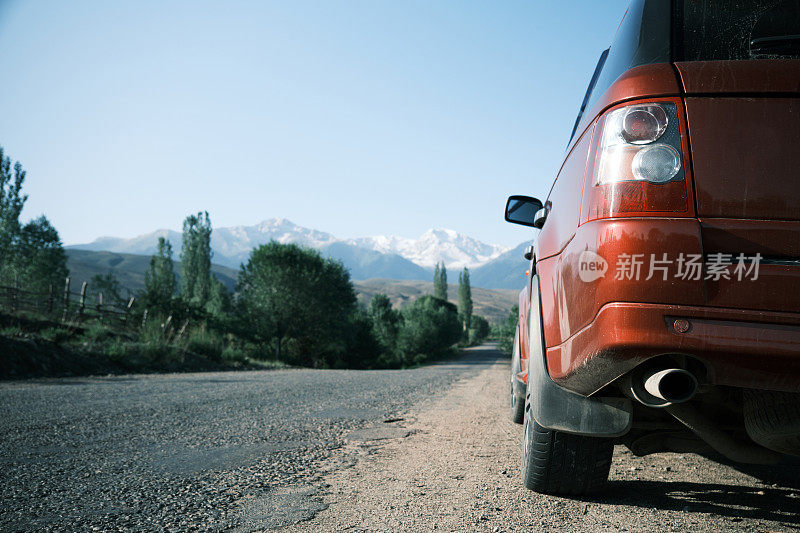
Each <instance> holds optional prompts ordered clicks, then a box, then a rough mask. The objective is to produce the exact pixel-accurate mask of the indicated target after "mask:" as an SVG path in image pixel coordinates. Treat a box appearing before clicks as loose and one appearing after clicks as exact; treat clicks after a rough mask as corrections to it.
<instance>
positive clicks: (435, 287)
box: [433, 263, 442, 298]
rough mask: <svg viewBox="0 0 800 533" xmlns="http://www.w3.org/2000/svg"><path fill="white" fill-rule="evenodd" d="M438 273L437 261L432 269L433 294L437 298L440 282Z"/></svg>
mask: <svg viewBox="0 0 800 533" xmlns="http://www.w3.org/2000/svg"><path fill="white" fill-rule="evenodd" d="M439 274H440V273H439V263H436V268H434V269H433V295H434V296H436V297H437V298H438V297H439V293H440V292H441V289H440V288H439V285H440V284H441V282H442V280H441V277H440V275H439Z"/></svg>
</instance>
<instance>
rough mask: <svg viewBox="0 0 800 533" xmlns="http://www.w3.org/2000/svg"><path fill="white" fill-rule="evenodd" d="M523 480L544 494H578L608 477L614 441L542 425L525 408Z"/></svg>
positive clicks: (526, 484)
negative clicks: (564, 431) (555, 429)
mask: <svg viewBox="0 0 800 533" xmlns="http://www.w3.org/2000/svg"><path fill="white" fill-rule="evenodd" d="M523 434H524V437H523V444H522V481H523V483H524V484H525V486H526V487H527V488H529V489H531V490H535V491H536V492H541V493H543V494H563V495H570V496H579V495H581V494H586V493H587V492H592V491H594V490H597V489H598V488H600V487H601V486H602V485H603V484H604V483H605V482H606V480H607V479H608V471H609V469H610V468H611V454H612V452H613V450H614V443H613V442H612V441H611V439H605V438H599V437H585V436H582V435H572V434H569V433H562V432H560V431H553V430H550V429H546V428H543V427H542V426H540V425H539V424H538V423H537V422H536V420H534V419H533V416H531V410H530V407H529V406H526V409H525V421H524V424H523Z"/></svg>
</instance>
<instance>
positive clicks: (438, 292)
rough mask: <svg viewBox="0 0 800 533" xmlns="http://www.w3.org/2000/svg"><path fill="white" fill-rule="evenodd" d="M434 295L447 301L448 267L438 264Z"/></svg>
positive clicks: (435, 273) (435, 274)
mask: <svg viewBox="0 0 800 533" xmlns="http://www.w3.org/2000/svg"><path fill="white" fill-rule="evenodd" d="M433 295H434V296H435V297H436V298H439V299H440V300H444V301H447V267H445V266H444V261H442V266H441V267H440V266H439V265H436V271H435V272H434V282H433Z"/></svg>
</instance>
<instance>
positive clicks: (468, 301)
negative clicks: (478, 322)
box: [458, 267, 472, 331]
mask: <svg viewBox="0 0 800 533" xmlns="http://www.w3.org/2000/svg"><path fill="white" fill-rule="evenodd" d="M458 314H459V315H461V322H462V323H463V324H464V331H469V328H470V325H471V323H472V287H470V284H469V270H468V269H467V267H464V270H462V271H461V272H460V273H459V274H458Z"/></svg>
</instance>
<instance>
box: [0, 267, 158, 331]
mask: <svg viewBox="0 0 800 533" xmlns="http://www.w3.org/2000/svg"><path fill="white" fill-rule="evenodd" d="M88 288H89V284H88V283H87V282H83V283H82V284H81V286H80V290H79V291H75V290H73V287H72V284H71V280H70V278H67V279H66V280H65V283H64V287H63V288H58V289H57V288H56V287H55V286H52V285H51V286H50V290H49V291H47V292H44V293H43V292H34V291H28V290H24V289H21V288H19V287H8V286H2V285H0V311H2V312H4V313H8V314H11V315H16V314H18V313H21V312H27V313H34V314H36V315H40V316H44V317H47V318H49V319H50V320H57V321H59V322H61V323H62V324H70V325H77V324H81V323H83V322H86V321H95V322H99V323H100V324H103V325H107V326H109V327H112V328H119V329H133V327H134V326H139V325H141V324H135V322H137V321H136V320H134V319H133V317H132V316H131V310H132V309H133V305H134V303H135V302H136V298H133V297H131V298H130V299H129V300H127V301H122V302H117V301H113V302H112V301H107V300H106V301H104V299H103V293H102V292H101V293H98V294H97V295H90V294H88V292H87V291H88ZM59 289H60V290H59ZM146 314H147V312H146V311H145V316H146Z"/></svg>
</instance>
